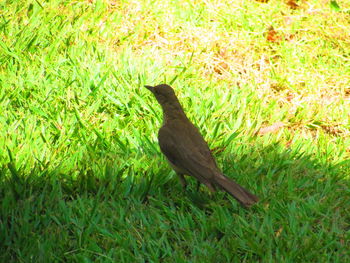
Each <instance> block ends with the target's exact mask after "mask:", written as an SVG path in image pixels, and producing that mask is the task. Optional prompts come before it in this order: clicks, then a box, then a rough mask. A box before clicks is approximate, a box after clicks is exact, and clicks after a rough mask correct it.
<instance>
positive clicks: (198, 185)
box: [197, 180, 201, 192]
mask: <svg viewBox="0 0 350 263" xmlns="http://www.w3.org/2000/svg"><path fill="white" fill-rule="evenodd" d="M199 187H201V182H200V181H199V180H197V192H199Z"/></svg>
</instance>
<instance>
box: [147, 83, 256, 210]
mask: <svg viewBox="0 0 350 263" xmlns="http://www.w3.org/2000/svg"><path fill="white" fill-rule="evenodd" d="M145 88H147V89H148V90H149V91H150V92H152V93H153V95H154V96H155V98H156V100H157V101H158V103H159V104H160V106H161V107H162V110H163V124H162V126H161V128H160V129H159V131H158V143H159V146H160V150H161V152H162V153H163V154H164V155H165V157H166V159H167V161H168V162H169V164H170V166H171V167H172V169H173V170H174V171H175V172H176V174H177V175H178V177H179V179H180V183H181V184H182V186H183V188H185V189H186V186H187V182H186V179H185V177H184V175H188V176H192V177H194V178H196V179H197V180H198V181H199V183H202V184H204V185H206V186H207V187H208V188H209V190H210V191H212V192H215V191H216V190H217V189H220V190H224V191H226V192H227V193H228V194H230V195H231V196H232V197H234V198H235V199H236V200H237V201H238V202H239V203H240V204H241V205H242V206H243V207H245V208H248V207H250V206H252V205H253V204H255V203H257V202H258V200H259V199H258V197H257V196H255V195H254V194H252V193H250V192H249V191H248V190H247V189H245V188H244V187H242V186H240V185H239V184H237V183H236V182H235V181H233V180H232V179H230V178H229V177H227V176H226V175H224V174H223V173H222V172H221V171H220V169H219V168H218V166H217V163H216V161H215V159H214V157H213V155H212V153H211V151H210V149H209V146H208V144H207V143H206V141H205V140H204V138H203V137H202V135H201V134H200V132H199V130H198V128H197V127H196V126H195V125H194V124H193V123H192V122H191V121H190V120H189V119H188V117H187V116H186V114H185V112H184V110H183V108H182V106H181V104H180V102H179V100H178V98H177V96H176V94H175V91H174V90H173V88H172V87H171V86H169V85H167V84H160V85H156V86H149V85H146V86H145Z"/></svg>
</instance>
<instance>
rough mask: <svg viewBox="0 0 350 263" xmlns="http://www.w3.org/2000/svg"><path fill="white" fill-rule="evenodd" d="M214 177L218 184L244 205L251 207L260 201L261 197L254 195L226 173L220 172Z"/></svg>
mask: <svg viewBox="0 0 350 263" xmlns="http://www.w3.org/2000/svg"><path fill="white" fill-rule="evenodd" d="M214 178H215V182H216V184H217V185H219V186H220V187H221V188H222V189H223V190H225V191H226V192H227V193H229V194H230V195H232V196H233V197H234V198H235V199H236V200H237V201H238V202H240V203H241V204H242V205H243V206H244V207H249V206H251V205H253V204H255V203H256V202H258V200H259V198H258V197H257V196H255V195H253V194H252V193H250V192H249V191H248V190H246V189H244V188H243V187H242V186H240V185H239V184H237V183H236V182H234V181H233V180H232V179H230V178H228V177H226V176H225V175H223V174H221V173H218V174H217V175H216V176H215V177H214Z"/></svg>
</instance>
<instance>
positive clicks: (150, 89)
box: [145, 85, 154, 93]
mask: <svg viewBox="0 0 350 263" xmlns="http://www.w3.org/2000/svg"><path fill="white" fill-rule="evenodd" d="M145 88H146V89H148V90H149V91H150V92H152V93H153V90H154V87H152V86H148V85H145Z"/></svg>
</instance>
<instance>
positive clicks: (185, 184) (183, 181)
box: [177, 174, 187, 190]
mask: <svg viewBox="0 0 350 263" xmlns="http://www.w3.org/2000/svg"><path fill="white" fill-rule="evenodd" d="M177 176H178V177H179V179H180V183H181V185H182V188H183V189H185V190H186V187H187V182H186V179H185V177H184V175H183V174H177Z"/></svg>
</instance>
